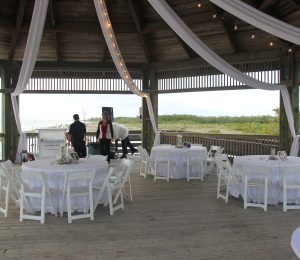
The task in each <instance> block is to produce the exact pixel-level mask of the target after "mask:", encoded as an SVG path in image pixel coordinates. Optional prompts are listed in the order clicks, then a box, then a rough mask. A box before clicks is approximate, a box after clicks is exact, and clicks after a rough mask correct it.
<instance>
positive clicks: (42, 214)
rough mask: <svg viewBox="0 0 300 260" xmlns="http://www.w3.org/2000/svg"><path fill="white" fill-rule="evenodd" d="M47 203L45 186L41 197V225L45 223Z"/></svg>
mask: <svg viewBox="0 0 300 260" xmlns="http://www.w3.org/2000/svg"><path fill="white" fill-rule="evenodd" d="M45 203H46V189H45V186H44V185H43V190H42V196H41V224H44V223H45Z"/></svg>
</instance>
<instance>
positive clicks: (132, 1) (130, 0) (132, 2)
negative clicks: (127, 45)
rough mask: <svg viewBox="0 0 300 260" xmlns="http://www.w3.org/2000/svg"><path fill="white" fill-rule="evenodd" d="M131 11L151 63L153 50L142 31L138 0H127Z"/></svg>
mask: <svg viewBox="0 0 300 260" xmlns="http://www.w3.org/2000/svg"><path fill="white" fill-rule="evenodd" d="M127 3H128V7H129V11H130V14H131V17H132V20H133V23H134V26H135V29H136V31H137V33H138V36H139V39H140V41H141V43H142V46H143V49H144V52H145V57H146V59H147V62H148V63H151V62H152V61H153V58H152V55H151V51H150V49H151V48H150V43H149V41H148V39H147V36H146V35H144V34H143V33H142V23H143V22H142V17H141V15H140V13H139V11H138V10H139V8H138V6H137V1H136V0H127Z"/></svg>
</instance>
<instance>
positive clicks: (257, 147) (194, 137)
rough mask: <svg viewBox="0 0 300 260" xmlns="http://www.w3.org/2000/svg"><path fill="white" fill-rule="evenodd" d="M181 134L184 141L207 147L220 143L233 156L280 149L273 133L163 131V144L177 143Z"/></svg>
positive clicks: (277, 139) (264, 152) (265, 152)
mask: <svg viewBox="0 0 300 260" xmlns="http://www.w3.org/2000/svg"><path fill="white" fill-rule="evenodd" d="M177 134H181V135H182V136H183V142H190V143H194V144H202V145H203V146H205V147H208V148H209V147H210V146H211V145H218V146H222V147H224V153H227V154H228V155H230V156H231V157H235V156H242V155H251V154H270V149H271V148H275V149H276V150H278V149H279V137H278V136H273V135H234V134H200V133H188V132H162V133H161V143H162V144H172V145H175V144H176V136H177Z"/></svg>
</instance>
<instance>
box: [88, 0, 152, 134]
mask: <svg viewBox="0 0 300 260" xmlns="http://www.w3.org/2000/svg"><path fill="white" fill-rule="evenodd" d="M94 4H95V8H96V12H97V15H98V20H99V22H100V26H101V29H102V32H103V35H104V39H105V41H106V44H107V47H108V49H109V52H110V55H111V57H112V59H113V62H114V64H115V66H116V68H117V70H118V72H119V74H120V76H121V77H122V79H123V80H124V81H125V83H126V85H127V86H128V88H129V89H130V90H131V91H132V92H133V93H134V94H136V95H138V96H140V97H144V98H146V101H147V106H148V111H149V115H150V120H151V124H152V127H153V130H154V132H155V134H157V127H156V122H155V117H154V113H153V107H152V102H151V99H150V97H149V95H148V94H147V93H144V92H142V91H140V90H139V89H138V87H137V86H136V84H135V83H134V82H133V79H132V77H131V75H130V73H129V71H128V70H127V68H126V65H125V62H124V60H123V57H122V54H121V52H120V49H119V47H118V43H117V40H116V38H115V34H114V32H113V29H112V26H111V22H110V19H109V15H108V12H107V9H106V6H105V1H103V0H94Z"/></svg>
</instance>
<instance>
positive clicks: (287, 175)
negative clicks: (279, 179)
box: [282, 166, 300, 212]
mask: <svg viewBox="0 0 300 260" xmlns="http://www.w3.org/2000/svg"><path fill="white" fill-rule="evenodd" d="M299 175H300V169H299V167H298V166H291V167H284V168H283V184H282V186H283V187H282V188H283V211H284V212H286V211H287V210H288V209H300V205H288V198H287V194H288V191H289V190H300V181H299Z"/></svg>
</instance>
